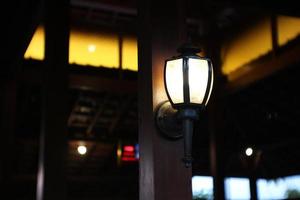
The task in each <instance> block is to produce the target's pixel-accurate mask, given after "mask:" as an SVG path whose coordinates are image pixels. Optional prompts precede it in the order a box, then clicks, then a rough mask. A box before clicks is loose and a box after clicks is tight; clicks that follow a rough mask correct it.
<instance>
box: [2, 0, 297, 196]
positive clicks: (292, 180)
mask: <svg viewBox="0 0 300 200" xmlns="http://www.w3.org/2000/svg"><path fill="white" fill-rule="evenodd" d="M46 2H47V1H46ZM183 2H184V4H185V5H186V9H187V10H188V12H187V13H186V15H187V16H186V18H185V19H184V20H185V22H186V26H187V35H188V38H189V39H190V41H192V42H193V43H195V44H197V45H199V46H200V47H201V48H202V49H204V54H208V55H209V54H210V52H209V49H211V48H217V49H218V54H217V55H215V54H214V57H215V58H217V59H215V60H214V64H215V68H216V73H218V76H217V77H219V79H220V80H221V82H222V84H223V85H222V87H221V90H222V102H223V106H224V110H223V111H222V113H223V115H222V116H223V117H222V124H223V125H222V160H223V162H222V170H223V173H224V177H225V179H224V184H225V197H224V198H225V199H236V200H241V199H250V198H251V194H252V195H253V194H255V193H256V195H257V199H284V198H290V199H293V198H300V176H299V175H300V148H299V145H300V129H299V123H300V104H299V102H300V95H299V76H300V68H299V65H300V56H299V55H300V13H299V6H298V5H297V3H295V2H293V1H282V0H280V1H273V2H270V1H267V0H260V1H258V0H254V1H248V0H246V1H241V2H236V1H233V0H211V1H206V0H203V1H196V0H187V1H183ZM44 3H45V2H44V1H43V0H26V1H22V2H15V1H12V2H7V3H5V6H4V7H3V10H5V9H7V10H9V12H3V13H2V14H3V16H2V19H4V21H5V22H3V25H2V27H3V33H4V34H5V36H4V37H3V38H2V39H1V41H2V44H3V46H2V51H3V54H2V55H1V56H0V58H1V69H2V70H1V73H0V74H1V75H0V77H1V88H0V89H1V90H0V91H1V92H0V93H1V94H0V98H1V99H0V104H1V116H0V120H1V136H2V139H1V141H2V144H1V145H2V146H1V154H2V156H1V157H2V158H1V168H0V170H1V184H2V188H3V191H5V192H7V193H8V194H9V196H10V197H9V198H7V199H18V200H25V199H26V200H27V199H35V198H36V192H37V187H39V186H38V185H37V180H38V174H39V173H38V172H39V163H40V162H41V157H40V156H41V151H42V150H41V149H43V148H44V144H43V143H42V142H41V141H43V140H41V138H43V137H45V136H44V135H43V131H41V130H43V127H44V126H45V124H47V117H46V118H44V117H43V116H44V114H43V113H47V112H48V111H47V112H45V109H46V110H47V109H49V110H50V111H51V110H54V109H56V108H58V110H65V111H66V116H65V120H64V121H63V122H64V124H65V129H64V130H65V131H64V133H62V135H63V136H61V138H62V139H64V140H65V144H66V145H65V146H64V147H62V146H61V145H60V144H58V145H57V144H56V143H51V145H49V146H47V145H46V146H47V148H48V150H49V151H53V152H60V151H61V148H65V152H66V154H65V156H64V160H63V163H64V164H63V168H64V176H65V177H66V180H67V181H66V199H74V200H92V199H103V200H127V199H128V200H129V199H130V200H131V199H138V196H139V195H138V194H139V189H138V185H139V180H138V178H139V168H138V165H139V144H138V98H137V96H138V92H139V90H138V47H137V46H138V45H137V44H138V42H137V41H138V39H137V38H138V34H139V32H140V31H141V30H139V29H138V6H137V5H138V3H140V2H137V1H136V0H70V2H69V4H68V6H67V9H66V10H67V11H68V12H65V14H64V15H63V16H64V17H67V18H68V23H67V25H68V26H67V29H66V30H67V32H69V37H68V41H69V43H68V46H67V49H68V51H69V54H68V59H67V60H68V63H67V65H68V66H67V72H63V71H62V73H67V74H68V80H67V81H68V83H67V87H66V88H65V90H64V92H65V93H64V94H65V95H66V96H64V97H65V100H63V99H62V100H61V101H62V102H63V103H62V104H60V103H59V102H60V98H61V96H56V98H55V99H56V100H55V102H57V104H54V105H52V106H51V107H47V108H45V105H44V104H43V101H44V98H46V99H48V100H49V101H50V102H51V100H52V99H51V98H53V96H50V97H49V98H47V95H46V96H45V95H44V92H45V91H46V90H45V89H44V86H43V83H44V81H45V79H46V80H49V82H50V83H53V84H55V82H56V80H57V82H59V81H60V78H59V75H58V76H57V77H58V78H57V77H56V76H52V75H53V74H55V73H57V74H59V73H60V71H59V69H60V68H59V67H57V68H55V70H58V71H56V72H53V71H51V70H50V71H49V77H47V74H46V76H45V75H43V65H45V62H46V63H48V64H47V65H49V66H50V65H52V64H53V63H52V64H51V62H50V61H48V62H47V61H45V54H46V55H47V50H45V49H47V47H46V45H45V40H46V39H45V38H46V37H47V32H46V31H45V24H46V25H47V23H48V22H47V20H45V19H44V18H43V17H42V16H43V13H44V9H45V8H44ZM49 7H51V6H49ZM54 7H55V6H54ZM46 10H47V9H46ZM59 12H60V11H58V13H59ZM46 13H47V12H46ZM53 15H55V13H53ZM60 16H61V15H60ZM46 19H47V18H46ZM52 23H54V21H52ZM58 32H59V31H58ZM48 34H49V35H51V34H53V35H55V31H54V32H49V33H48ZM53 37H55V36H53ZM48 48H49V49H51V47H50V45H49V47H48ZM45 51H46V53H45ZM49 51H50V50H49ZM63 53H64V51H63V50H60V49H59V48H58V49H57V54H58V55H59V54H63ZM174 53H175V52H174ZM52 55H54V56H55V55H56V54H55V53H54V54H52ZM49 57H51V56H49ZM139 67H143V66H139ZM45 77H46V78H45ZM60 83H61V82H60ZM52 89H54V88H52V87H51V86H49V87H48V89H47V91H51V90H52ZM50 93H51V92H50ZM46 101H47V100H46ZM56 106H57V107H56ZM208 110H209V107H208ZM202 115H203V116H202V118H201V119H202V120H200V121H199V122H198V123H197V124H196V128H195V129H196V130H195V134H194V139H193V157H194V163H193V179H192V186H193V196H194V197H193V198H194V199H213V195H214V194H213V182H212V175H211V163H210V159H211V158H210V144H211V143H210V129H211V128H212V127H211V125H210V124H209V122H208V120H207V118H208V117H207V116H208V115H209V113H208V111H206V112H205V113H203V114H202ZM57 116H61V113H57ZM52 117H53V118H51V117H50V118H49V119H50V120H51V119H55V118H56V116H55V113H54V114H53V113H52ZM59 137H60V136H59ZM50 141H51V139H50ZM53 141H54V140H53ZM56 148H57V149H56ZM54 155H55V154H54ZM58 156H59V155H58ZM54 157H55V156H54ZM51 160H52V161H53V162H52V161H51ZM50 161H51V163H52V164H49V166H51V167H52V166H53V167H54V168H55V167H56V161H55V158H51V159H50ZM50 161H49V162H50ZM58 177H59V176H58ZM58 179H59V178H58ZM58 181H59V180H58ZM251 188H252V191H251ZM253 188H254V189H253ZM253 190H255V191H256V192H253ZM252 199H255V198H252Z"/></svg>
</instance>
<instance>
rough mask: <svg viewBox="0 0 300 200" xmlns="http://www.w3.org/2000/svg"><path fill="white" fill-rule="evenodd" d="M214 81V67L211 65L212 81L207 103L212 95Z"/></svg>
mask: <svg viewBox="0 0 300 200" xmlns="http://www.w3.org/2000/svg"><path fill="white" fill-rule="evenodd" d="M213 83H214V68H213V67H211V82H210V88H209V93H208V97H207V99H206V102H205V105H207V103H208V101H209V98H210V95H211V91H212V88H213Z"/></svg>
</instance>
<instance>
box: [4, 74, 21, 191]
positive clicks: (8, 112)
mask: <svg viewBox="0 0 300 200" xmlns="http://www.w3.org/2000/svg"><path fill="white" fill-rule="evenodd" d="M10 78H11V80H4V81H3V82H1V89H0V92H1V95H0V97H1V101H0V105H1V110H0V112H1V116H0V122H1V123H0V129H1V130H0V133H1V134H0V135H1V138H2V141H3V142H2V143H1V145H0V152H1V157H0V187H1V191H2V194H1V195H2V196H7V197H9V196H10V195H11V193H10V192H12V191H13V188H12V187H11V178H12V177H11V176H12V175H13V171H12V168H13V165H12V164H13V163H12V162H13V158H14V149H15V146H14V135H15V126H16V123H15V122H16V107H17V87H16V86H17V84H16V79H15V78H14V77H10Z"/></svg>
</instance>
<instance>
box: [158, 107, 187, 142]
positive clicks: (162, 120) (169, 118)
mask: <svg viewBox="0 0 300 200" xmlns="http://www.w3.org/2000/svg"><path fill="white" fill-rule="evenodd" d="M155 122H156V126H157V128H158V130H159V132H160V133H161V134H162V135H163V136H164V137H165V138H167V139H171V140H178V139H180V138H182V137H183V134H182V123H181V120H180V118H179V117H178V111H177V110H175V109H174V108H173V107H172V105H171V103H170V102H169V101H164V102H162V103H161V104H159V105H158V107H157V110H156V112H155Z"/></svg>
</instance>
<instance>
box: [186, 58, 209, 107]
mask: <svg viewBox="0 0 300 200" xmlns="http://www.w3.org/2000/svg"><path fill="white" fill-rule="evenodd" d="M188 65H189V87H190V102H191V103H195V104H202V103H203V99H204V96H205V92H206V89H207V82H208V61H207V60H202V59H194V58H189V60H188Z"/></svg>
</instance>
